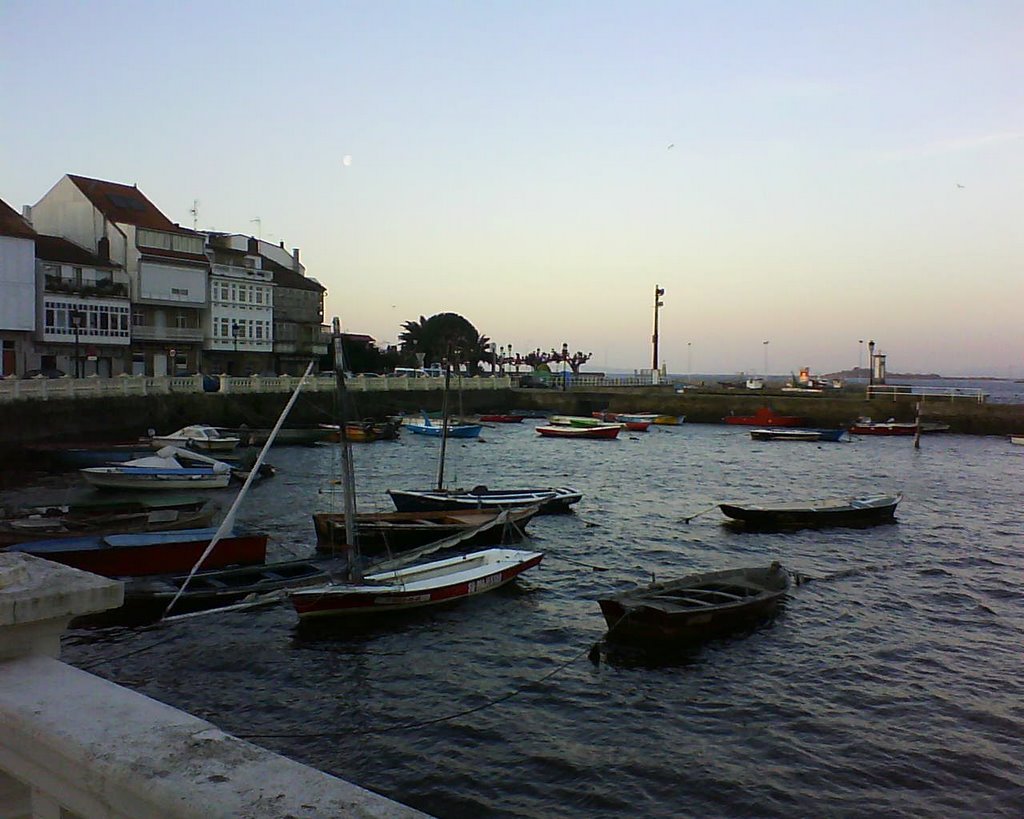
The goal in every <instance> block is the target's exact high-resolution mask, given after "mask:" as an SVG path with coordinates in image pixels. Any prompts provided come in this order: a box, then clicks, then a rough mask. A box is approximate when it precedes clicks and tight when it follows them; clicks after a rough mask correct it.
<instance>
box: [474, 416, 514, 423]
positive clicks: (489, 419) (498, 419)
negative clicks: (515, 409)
mask: <svg viewBox="0 0 1024 819" xmlns="http://www.w3.org/2000/svg"><path fill="white" fill-rule="evenodd" d="M480 420H481V421H482V422H483V423H486V424H521V423H522V422H523V416H522V415H481V416H480Z"/></svg>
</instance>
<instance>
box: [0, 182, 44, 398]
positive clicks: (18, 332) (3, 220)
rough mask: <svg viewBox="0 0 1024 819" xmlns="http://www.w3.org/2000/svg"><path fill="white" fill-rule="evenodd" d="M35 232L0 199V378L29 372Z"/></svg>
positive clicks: (32, 321)
mask: <svg viewBox="0 0 1024 819" xmlns="http://www.w3.org/2000/svg"><path fill="white" fill-rule="evenodd" d="M35 240H36V232H35V230H33V229H32V226H31V225H30V224H29V223H28V222H27V221H26V220H25V219H24V218H22V217H21V216H20V215H19V214H18V213H17V211H15V210H14V209H13V208H11V207H10V205H8V204H7V203H6V202H4V201H3V200H0V376H2V377H4V378H10V377H12V376H18V375H23V374H24V373H25V372H27V371H28V370H30V369H32V366H31V365H32V362H31V361H30V357H31V348H32V336H33V333H34V332H35V318H36V308H35V303H36V273H35V268H36V257H35Z"/></svg>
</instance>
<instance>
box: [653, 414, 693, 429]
mask: <svg viewBox="0 0 1024 819" xmlns="http://www.w3.org/2000/svg"><path fill="white" fill-rule="evenodd" d="M685 422H686V416H685V415H655V416H654V423H655V424H657V425H658V426H667V427H677V426H680V425H681V424H683V423H685Z"/></svg>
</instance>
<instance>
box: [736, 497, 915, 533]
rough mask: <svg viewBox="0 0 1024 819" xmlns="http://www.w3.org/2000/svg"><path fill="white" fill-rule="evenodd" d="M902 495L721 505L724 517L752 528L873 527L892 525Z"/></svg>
mask: <svg viewBox="0 0 1024 819" xmlns="http://www.w3.org/2000/svg"><path fill="white" fill-rule="evenodd" d="M902 499H903V496H902V495H899V494H897V495H872V496H868V497H862V498H846V499H837V500H822V501H807V502H803V503H795V504H794V503H786V504H769V505H762V504H745V505H740V504H733V503H721V504H719V505H718V507H719V509H721V510H722V513H723V514H725V515H726V517H729V518H732V519H733V520H735V521H739V522H740V523H742V524H743V525H744V526H746V527H748V528H752V529H788V528H794V529H795V528H812V527H824V526H875V525H878V524H880V523H891V522H892V521H893V520H894V518H895V514H896V506H897V505H898V504H899V502H900V501H901V500H902Z"/></svg>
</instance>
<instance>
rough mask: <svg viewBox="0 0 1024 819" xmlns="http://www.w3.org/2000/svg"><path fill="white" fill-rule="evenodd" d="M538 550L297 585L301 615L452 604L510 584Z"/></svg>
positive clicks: (472, 555) (481, 554)
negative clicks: (358, 580)
mask: <svg viewBox="0 0 1024 819" xmlns="http://www.w3.org/2000/svg"><path fill="white" fill-rule="evenodd" d="M543 558H544V555H543V553H542V552H528V551H523V550H520V549H484V550H482V551H478V552H469V553H468V554H464V555H458V556H457V557H450V558H447V559H446V560H435V561H432V562H430V563H423V564H420V565H418V566H410V567H409V568H406V569H397V570H395V571H389V572H380V573H378V574H370V575H367V576H366V577H364V578H363V581H362V582H361V583H328V584H326V585H323V586H313V587H310V588H304V589H296V590H295V591H293V592H291V593H290V594H289V595H288V597H289V599H290V600H291V603H292V606H294V607H295V611H296V613H297V614H298V615H299V617H300V618H311V617H326V616H339V615H347V616H352V615H360V614H362V615H365V614H380V613H382V612H393V611H403V610H406V609H414V608H423V607H425V606H433V605H438V604H440V603H452V602H455V601H457V600H462V599H464V598H466V597H473V596H475V595H477V594H481V593H483V592H486V591H491V590H492V589H496V588H498V587H499V586H504V585H505V584H506V583H509V582H511V581H512V580H514V579H515V578H516V577H518V576H519V575H520V574H522V573H523V572H525V571H526V570H527V569H530V568H532V567H534V566H536V565H537V564H538V563H540V562H541V560H543Z"/></svg>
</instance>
